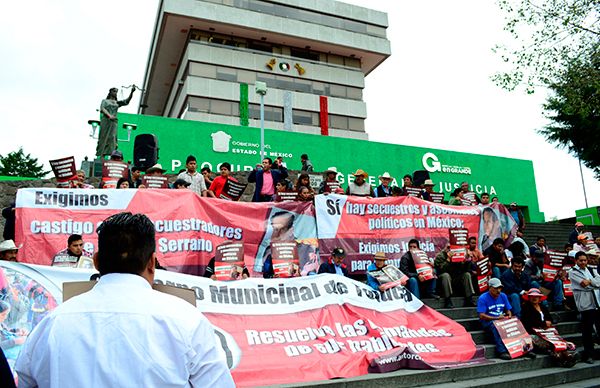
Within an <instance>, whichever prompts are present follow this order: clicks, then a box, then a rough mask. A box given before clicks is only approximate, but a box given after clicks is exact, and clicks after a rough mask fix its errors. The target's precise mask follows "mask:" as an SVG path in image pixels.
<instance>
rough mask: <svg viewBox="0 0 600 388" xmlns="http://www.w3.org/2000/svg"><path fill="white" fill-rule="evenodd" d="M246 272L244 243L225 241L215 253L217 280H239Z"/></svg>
mask: <svg viewBox="0 0 600 388" xmlns="http://www.w3.org/2000/svg"><path fill="white" fill-rule="evenodd" d="M243 272H244V243H243V242H241V241H240V242H233V241H225V242H224V243H222V244H220V245H218V246H217V249H216V252H215V276H216V277H217V280H223V281H228V280H239V279H241V278H242V273H243Z"/></svg>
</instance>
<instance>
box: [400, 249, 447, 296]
mask: <svg viewBox="0 0 600 388" xmlns="http://www.w3.org/2000/svg"><path fill="white" fill-rule="evenodd" d="M419 249H420V248H419V240H416V239H414V238H413V239H412V240H410V241H409V242H408V251H406V253H404V255H402V257H401V258H400V271H402V273H403V274H405V275H406V276H408V282H407V283H406V288H408V290H409V291H410V292H411V293H412V294H413V295H414V296H416V297H417V299H421V291H420V289H419V287H420V286H421V287H422V288H423V290H424V291H425V295H424V296H425V297H426V298H434V299H439V298H440V297H439V296H438V295H437V294H436V293H435V286H436V280H435V278H433V279H430V280H424V278H423V275H421V274H418V273H417V267H416V265H415V259H414V257H413V254H412V251H415V250H419ZM432 264H433V263H432Z"/></svg>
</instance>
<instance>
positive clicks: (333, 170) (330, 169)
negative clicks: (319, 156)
mask: <svg viewBox="0 0 600 388" xmlns="http://www.w3.org/2000/svg"><path fill="white" fill-rule="evenodd" d="M330 172H334V173H336V174H337V172H338V170H337V168H335V167H329V168H328V169H327V170H325V174H329V173H330Z"/></svg>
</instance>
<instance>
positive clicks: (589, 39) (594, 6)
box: [492, 0, 600, 93]
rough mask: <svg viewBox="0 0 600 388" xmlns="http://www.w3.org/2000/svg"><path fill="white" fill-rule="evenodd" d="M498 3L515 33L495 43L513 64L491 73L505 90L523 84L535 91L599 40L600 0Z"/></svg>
mask: <svg viewBox="0 0 600 388" xmlns="http://www.w3.org/2000/svg"><path fill="white" fill-rule="evenodd" d="M498 5H499V6H500V8H501V9H502V11H503V12H504V14H505V22H506V24H505V26H504V30H505V31H506V32H508V33H509V35H510V37H511V38H510V39H509V43H508V44H500V45H496V47H495V48H494V52H496V53H497V54H499V55H500V56H501V58H502V60H503V61H504V62H506V63H507V64H508V70H506V71H500V72H498V73H496V74H495V75H493V77H492V79H493V80H494V82H495V83H496V84H497V85H498V86H500V87H502V88H504V89H506V90H514V89H515V88H516V87H518V86H524V87H525V88H526V90H527V92H528V93H533V91H534V90H535V88H536V87H537V86H546V85H548V84H550V83H553V82H554V81H556V76H557V75H559V74H560V73H561V72H562V71H564V70H565V69H566V68H567V67H568V66H569V64H570V63H571V62H572V61H577V60H579V59H580V58H584V57H589V56H590V54H591V53H592V51H593V49H594V47H595V45H596V44H598V42H599V41H600V0H498Z"/></svg>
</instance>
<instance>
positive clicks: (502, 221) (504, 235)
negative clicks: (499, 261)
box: [478, 203, 518, 252]
mask: <svg viewBox="0 0 600 388" xmlns="http://www.w3.org/2000/svg"><path fill="white" fill-rule="evenodd" d="M478 208H480V209H481V222H480V226H479V240H478V242H479V245H480V246H481V251H482V252H483V251H485V250H486V249H487V248H489V247H490V246H492V243H493V242H494V240H495V239H497V238H501V239H503V240H504V246H509V245H510V244H511V242H512V239H513V238H514V237H515V236H516V235H517V228H518V226H517V224H516V223H515V220H514V219H513V218H512V216H511V215H510V213H509V212H508V209H507V208H506V206H504V205H502V204H498V203H492V204H491V205H488V206H485V207H482V206H479V207H478Z"/></svg>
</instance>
